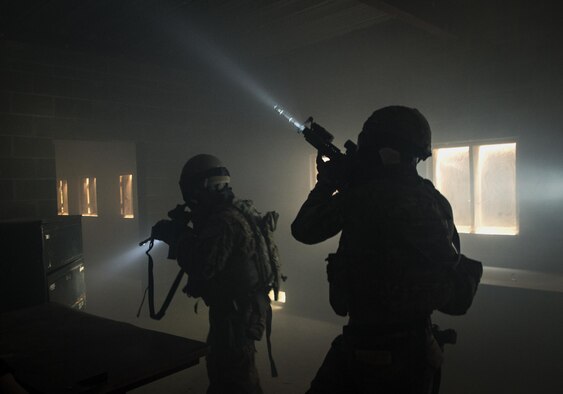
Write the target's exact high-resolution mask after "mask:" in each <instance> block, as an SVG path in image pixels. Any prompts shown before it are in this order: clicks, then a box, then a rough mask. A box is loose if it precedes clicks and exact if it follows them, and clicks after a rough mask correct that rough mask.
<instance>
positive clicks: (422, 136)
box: [358, 105, 432, 160]
mask: <svg viewBox="0 0 563 394" xmlns="http://www.w3.org/2000/svg"><path fill="white" fill-rule="evenodd" d="M431 140H432V134H431V131H430V125H429V124H428V121H427V120H426V118H425V117H424V115H422V114H421V113H420V111H418V110H417V109H416V108H409V107H404V106H400V105H392V106H388V107H384V108H381V109H378V110H376V111H375V112H374V113H373V114H372V115H371V116H370V117H369V118H368V119H367V120H366V122H365V123H364V126H363V128H362V131H361V133H360V135H359V136H358V151H359V152H360V153H361V152H364V153H365V152H368V153H369V152H375V151H378V150H379V149H381V148H384V147H389V148H392V149H395V150H397V151H398V152H400V153H401V154H403V155H405V156H406V157H412V158H416V159H420V160H426V159H427V158H428V157H429V156H431V155H432V149H431Z"/></svg>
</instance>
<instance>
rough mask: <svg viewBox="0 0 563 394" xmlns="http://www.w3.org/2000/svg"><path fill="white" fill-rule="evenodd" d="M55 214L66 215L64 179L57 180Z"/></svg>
mask: <svg viewBox="0 0 563 394" xmlns="http://www.w3.org/2000/svg"><path fill="white" fill-rule="evenodd" d="M57 214H58V215H68V182H67V180H66V179H59V180H58V181H57Z"/></svg>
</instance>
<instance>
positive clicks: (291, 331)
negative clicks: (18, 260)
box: [86, 278, 341, 394]
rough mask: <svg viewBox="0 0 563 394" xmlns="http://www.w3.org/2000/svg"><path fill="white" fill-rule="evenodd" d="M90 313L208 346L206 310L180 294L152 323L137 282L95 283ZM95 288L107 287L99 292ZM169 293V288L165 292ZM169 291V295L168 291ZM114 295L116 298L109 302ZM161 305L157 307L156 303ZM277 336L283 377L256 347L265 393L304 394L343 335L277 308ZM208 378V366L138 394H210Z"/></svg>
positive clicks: (276, 348)
mask: <svg viewBox="0 0 563 394" xmlns="http://www.w3.org/2000/svg"><path fill="white" fill-rule="evenodd" d="M90 283H91V284H90V289H89V298H88V303H87V308H86V311H87V312H89V313H92V314H96V315H101V316H104V317H108V318H112V319H115V320H119V321H125V322H129V323H132V324H135V325H137V326H140V327H143V328H148V329H152V330H156V331H161V332H166V333H170V334H174V335H179V336H184V337H188V338H191V339H196V340H201V341H204V340H205V337H206V334H207V329H208V322H207V308H206V307H205V305H204V303H203V302H200V303H199V308H198V313H197V314H196V313H195V312H194V300H193V299H189V298H187V297H185V296H184V295H183V294H182V293H180V292H178V294H177V295H176V297H175V299H174V301H173V302H172V304H171V306H170V308H169V310H168V312H167V313H166V316H165V317H164V318H163V319H162V320H160V321H155V320H151V319H150V318H149V317H148V308H147V305H146V304H145V306H144V308H143V313H142V316H141V317H140V318H137V317H136V316H135V315H136V313H137V308H138V305H139V301H140V300H141V296H142V292H141V285H140V283H139V282H138V281H126V280H118V279H111V280H108V279H107V278H106V279H104V280H103V281H101V280H100V281H97V282H93V280H91V281H90ZM92 283H104V286H103V288H96V287H95V284H92ZM162 287H165V286H162ZM163 291H165V289H163ZM110 295H111V296H110ZM157 303H158V301H157ZM274 308H275V310H274V323H273V334H272V347H273V355H274V358H275V361H276V365H277V368H278V372H279V377H277V378H272V377H271V376H270V364H269V361H268V352H267V348H266V343H265V341H264V340H263V341H261V342H258V343H257V346H256V347H257V358H256V360H257V366H258V369H259V373H260V378H261V383H262V388H263V389H264V392H265V393H272V394H275V393H280V394H281V393H304V392H305V391H306V389H307V388H308V385H309V382H310V381H311V379H312V378H313V376H314V374H315V372H316V370H317V368H318V367H319V366H320V364H321V362H322V360H323V358H324V356H325V353H326V351H328V348H329V346H330V343H331V342H332V340H333V339H334V337H335V336H336V335H338V333H339V332H340V330H341V327H340V326H339V325H336V324H334V323H326V322H322V321H318V320H312V319H307V318H304V317H299V316H295V315H292V314H289V313H287V312H286V311H284V309H283V307H274ZM206 388H207V375H206V370H205V362H204V360H203V359H202V360H201V362H200V364H198V365H196V366H194V367H191V368H189V369H187V370H184V371H181V372H178V373H176V374H174V375H171V376H169V377H166V378H163V379H160V380H158V381H156V382H153V383H151V384H147V385H145V386H143V387H140V388H138V389H136V390H134V391H132V392H134V393H139V394H141V393H168V394H174V393H205V390H206Z"/></svg>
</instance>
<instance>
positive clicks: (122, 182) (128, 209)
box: [119, 175, 135, 219]
mask: <svg viewBox="0 0 563 394" xmlns="http://www.w3.org/2000/svg"><path fill="white" fill-rule="evenodd" d="M119 202H120V205H121V217H123V218H125V219H133V218H134V217H135V215H134V214H133V175H120V176H119Z"/></svg>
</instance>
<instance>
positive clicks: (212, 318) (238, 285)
mask: <svg viewBox="0 0 563 394" xmlns="http://www.w3.org/2000/svg"><path fill="white" fill-rule="evenodd" d="M193 223H194V231H193V233H190V234H186V236H184V237H183V238H182V239H181V241H180V243H179V247H178V262H179V264H180V265H181V266H182V268H183V269H184V270H185V271H186V272H187V273H188V286H187V287H186V292H187V293H188V295H190V296H194V297H202V298H203V299H204V301H205V303H206V304H207V305H209V334H208V337H207V343H208V345H209V351H208V354H207V360H206V362H207V373H208V377H209V383H210V384H209V388H208V391H207V392H208V393H262V389H261V388H260V382H259V379H258V372H257V370H256V366H255V361H254V356H255V352H256V350H255V346H254V340H255V339H258V338H256V336H255V335H253V332H252V330H253V329H256V327H253V324H252V322H251V320H252V316H251V315H252V311H253V305H252V303H253V302H254V299H253V295H254V294H253V293H254V290H255V288H256V286H257V284H258V274H257V271H256V267H255V265H254V258H255V256H254V255H255V253H256V251H255V250H256V247H255V240H254V236H253V233H252V230H251V228H250V226H249V224H248V222H247V220H246V219H245V218H244V216H243V215H242V214H241V212H240V211H239V210H237V209H236V208H235V207H234V206H233V205H232V203H224V204H219V205H216V206H214V207H212V208H211V209H210V210H208V211H207V212H205V213H203V214H202V213H200V214H199V215H198V216H195V217H194V220H193ZM254 326H255V324H254Z"/></svg>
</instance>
